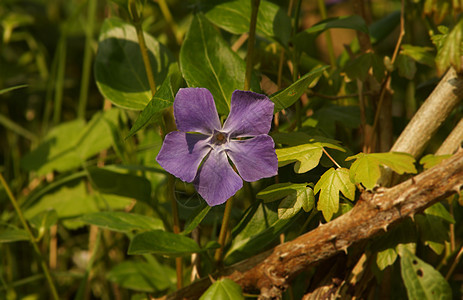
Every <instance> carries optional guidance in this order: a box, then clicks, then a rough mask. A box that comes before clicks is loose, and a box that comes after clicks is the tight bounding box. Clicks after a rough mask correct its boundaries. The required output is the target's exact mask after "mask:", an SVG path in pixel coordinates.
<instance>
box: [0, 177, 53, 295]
mask: <svg viewBox="0 0 463 300" xmlns="http://www.w3.org/2000/svg"><path fill="white" fill-rule="evenodd" d="M0 181H1V183H2V185H3V187H4V188H5V191H6V193H7V195H8V198H10V200H11V204H12V205H13V207H14V209H15V210H16V213H17V214H18V217H19V220H20V221H21V223H22V225H23V227H24V229H25V230H26V232H27V234H28V235H29V241H30V242H31V244H32V247H33V248H34V251H35V253H36V254H37V256H38V258H39V260H40V265H41V266H42V270H43V273H44V275H45V278H46V279H47V281H48V284H49V286H50V291H51V294H52V296H53V299H55V300H58V299H59V297H58V292H57V291H56V287H55V284H54V283H53V279H52V278H51V275H50V271H49V270H48V266H47V264H46V262H45V259H44V258H43V257H42V253H40V249H39V246H38V245H37V242H36V241H35V237H34V235H33V234H32V231H31V229H30V228H29V225H28V224H27V222H26V219H25V218H24V215H23V213H22V211H21V208H20V207H19V205H18V202H17V201H16V198H15V197H14V196H13V193H12V192H11V189H10V187H9V186H8V184H7V183H6V181H5V178H3V175H2V174H0Z"/></svg>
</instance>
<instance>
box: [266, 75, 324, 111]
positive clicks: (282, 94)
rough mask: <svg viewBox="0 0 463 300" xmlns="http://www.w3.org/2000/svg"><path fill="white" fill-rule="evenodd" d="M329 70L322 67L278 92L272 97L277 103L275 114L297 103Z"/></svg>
mask: <svg viewBox="0 0 463 300" xmlns="http://www.w3.org/2000/svg"><path fill="white" fill-rule="evenodd" d="M326 69H328V66H322V67H318V68H315V69H313V70H312V71H310V72H309V73H307V74H305V75H304V76H302V77H301V78H299V79H298V80H297V81H296V82H294V83H293V84H291V85H290V86H289V87H287V88H285V89H284V90H281V91H279V92H276V93H275V94H273V95H271V96H270V100H272V101H273V103H275V108H274V113H277V112H279V111H280V110H282V109H285V108H288V107H290V106H291V105H293V104H294V102H296V101H297V100H298V99H299V98H300V97H301V95H302V94H303V93H304V92H305V91H306V90H307V88H308V87H309V86H310V85H311V84H312V83H313V82H316V81H317V80H318V78H320V76H322V74H323V71H325V70H326Z"/></svg>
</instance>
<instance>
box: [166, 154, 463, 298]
mask: <svg viewBox="0 0 463 300" xmlns="http://www.w3.org/2000/svg"><path fill="white" fill-rule="evenodd" d="M462 186H463V150H462V149H460V151H458V152H457V153H456V154H455V155H454V156H452V157H451V158H449V159H447V160H445V161H443V162H442V163H441V164H440V165H438V166H436V167H434V168H431V169H429V170H427V171H425V172H423V173H421V174H419V175H417V176H415V177H413V178H411V179H409V180H407V181H405V182H403V183H401V184H399V185H397V186H395V187H392V188H390V189H382V190H380V191H378V192H376V193H370V192H364V193H363V194H362V195H361V197H360V199H359V201H358V203H357V204H356V205H355V207H354V208H353V209H352V210H351V211H350V212H348V213H347V214H344V215H342V216H340V217H339V218H337V219H335V220H333V221H331V222H329V223H327V224H324V225H321V226H319V227H318V228H316V229H314V230H312V231H310V232H308V233H306V234H304V235H301V236H299V237H298V238H297V239H295V240H293V241H290V242H287V243H285V244H281V245H279V246H277V247H275V248H273V249H271V250H269V251H267V252H265V253H262V254H259V255H257V256H254V257H252V258H250V259H247V260H245V261H243V262H240V263H238V264H235V265H233V266H231V267H229V268H227V269H225V270H224V271H223V272H222V273H221V276H223V277H228V278H230V279H232V280H234V281H235V282H237V283H238V284H240V285H241V287H242V288H243V290H244V291H247V292H253V291H256V290H257V291H260V293H261V294H260V299H272V298H275V299H277V298H279V297H281V294H282V292H283V291H284V290H285V289H286V288H288V286H289V285H290V283H291V280H292V279H293V278H294V277H295V276H296V275H297V274H299V273H300V272H301V271H303V270H306V269H307V268H309V267H311V266H313V265H315V264H317V263H319V262H321V261H324V260H326V259H328V258H330V257H332V256H334V255H335V254H337V253H339V252H341V251H347V249H348V247H349V246H351V245H352V244H354V243H357V242H359V241H363V240H366V239H370V238H372V237H374V236H376V235H378V234H380V233H382V232H384V231H386V230H387V229H388V228H389V226H390V225H392V224H394V223H397V222H400V221H401V220H403V219H405V218H407V217H413V216H414V215H415V214H416V213H419V212H421V211H423V210H424V209H425V208H427V207H428V206H430V205H432V204H434V203H436V202H438V201H440V200H443V199H445V198H447V197H448V196H450V195H452V194H453V193H456V192H459V190H460V188H461V187H462ZM209 285H210V280H209V279H203V280H200V281H197V282H195V283H193V284H192V285H190V286H188V287H186V288H183V289H181V290H179V291H177V292H176V293H174V294H171V295H169V296H167V299H184V298H188V299H195V298H198V297H199V296H200V295H201V294H202V292H204V290H205V289H206V288H207V287H208V286H209Z"/></svg>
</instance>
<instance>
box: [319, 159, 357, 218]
mask: <svg viewBox="0 0 463 300" xmlns="http://www.w3.org/2000/svg"><path fill="white" fill-rule="evenodd" d="M314 192H315V194H317V193H318V192H320V196H319V199H318V205H317V208H318V210H320V211H321V212H322V213H323V216H324V217H325V220H327V221H329V220H331V217H332V216H333V214H334V213H335V212H337V211H338V209H339V192H341V193H342V194H343V195H344V196H345V197H346V198H347V199H349V200H351V201H354V199H355V185H354V184H353V183H352V182H351V181H350V179H349V170H348V169H345V168H338V169H336V170H335V169H334V168H330V169H329V170H328V171H326V172H325V173H324V174H323V175H322V177H321V178H320V180H319V181H318V182H317V184H316V185H315V188H314Z"/></svg>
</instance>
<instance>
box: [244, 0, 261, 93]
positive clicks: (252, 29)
mask: <svg viewBox="0 0 463 300" xmlns="http://www.w3.org/2000/svg"><path fill="white" fill-rule="evenodd" d="M259 4H260V0H252V11H251V24H250V25H249V38H248V52H247V55H246V77H245V79H244V89H245V90H246V91H248V90H249V89H250V88H251V76H252V69H253V64H252V58H253V56H254V44H255V41H256V25H257V13H258V11H259Z"/></svg>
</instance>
